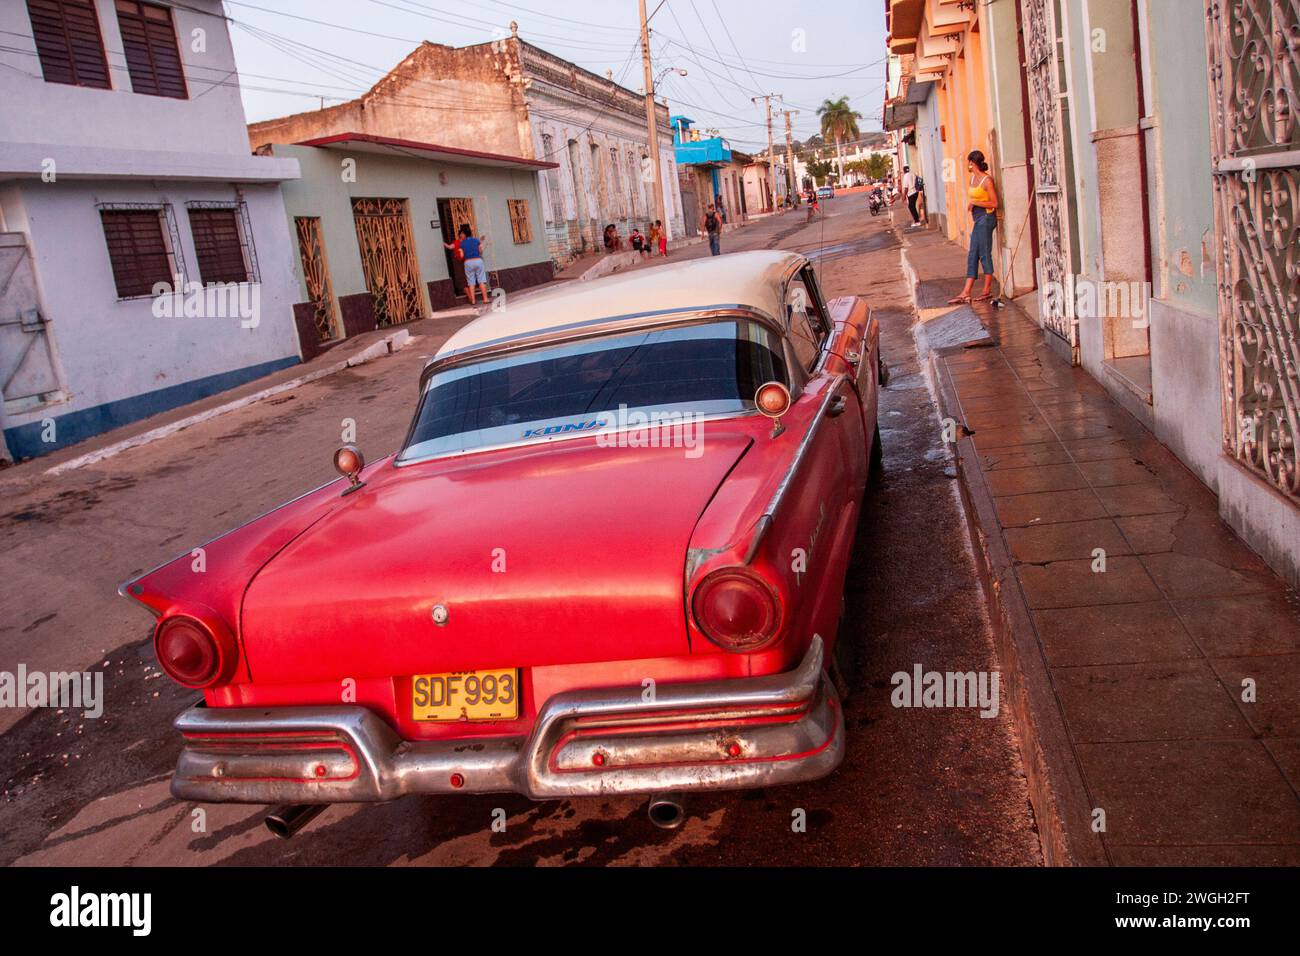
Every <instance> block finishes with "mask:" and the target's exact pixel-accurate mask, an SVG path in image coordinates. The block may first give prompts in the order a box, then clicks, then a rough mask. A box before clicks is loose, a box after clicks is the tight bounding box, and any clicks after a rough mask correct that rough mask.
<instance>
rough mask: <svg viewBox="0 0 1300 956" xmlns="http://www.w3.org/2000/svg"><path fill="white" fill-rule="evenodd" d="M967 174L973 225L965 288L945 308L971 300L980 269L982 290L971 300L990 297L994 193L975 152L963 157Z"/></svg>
mask: <svg viewBox="0 0 1300 956" xmlns="http://www.w3.org/2000/svg"><path fill="white" fill-rule="evenodd" d="M966 169H967V171H968V172H969V173H970V191H969V195H970V213H971V217H972V218H973V219H974V225H973V226H972V227H971V233H970V252H969V253H968V254H967V256H966V285H965V286H964V287H963V288H962V290H961V294H960V295H958V296H956V297H954V298H952V299H949V300H948V304H949V305H961V304H963V303H967V302H970V301H971V293H972V292H973V291H974V289H975V280H976V279H977V278H979V270H980V266H981V265H982V266H983V267H984V291H983V292H981V293H980V294H979V295H978V296H976V297H975V301H976V302H983V301H984V300H986V299H991V298H993V230H994V229H996V228H997V225H998V213H997V210H998V191H997V189H996V188H995V187H994V186H993V177H992V176H990V175H989V164H988V163H987V162H985V160H984V154H983V153H981V152H980V151H979V150H978V149H975V150H971V153H970V155H969V156H967V157H966Z"/></svg>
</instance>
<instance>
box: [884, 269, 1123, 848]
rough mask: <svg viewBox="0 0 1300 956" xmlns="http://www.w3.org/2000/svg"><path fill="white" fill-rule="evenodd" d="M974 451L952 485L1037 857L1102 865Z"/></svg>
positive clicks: (944, 410)
mask: <svg viewBox="0 0 1300 956" xmlns="http://www.w3.org/2000/svg"><path fill="white" fill-rule="evenodd" d="M907 253H908V246H907V245H904V246H903V248H902V250H901V251H900V257H901V259H902V266H903V273H904V275H905V276H906V277H907V280H908V290H909V295H910V296H911V299H912V305H913V308H914V309H915V310H916V312H917V314H918V315H920V312H921V310H920V307H919V300H918V297H917V291H916V286H917V276H916V270H915V269H914V268H913V267H912V264H911V262H910V261H909V260H908V255H907ZM944 351H947V350H939V351H934V350H932V351H931V352H930V353H929V355H928V356H927V357H926V358H925V361H926V362H927V364H928V368H929V373H930V377H931V381H932V382H933V383H934V392H935V397H936V398H937V400H938V402H939V415H940V418H941V419H951V420H952V421H955V422H958V423H960V422H961V421H962V416H961V411H960V410H961V404H960V402H959V401H958V400H957V393H956V390H955V389H954V387H953V383H952V381H951V379H950V378H949V377H948V375H947V374H946V372H945V370H944V368H943V366H942V364H941V362H940V361H939V360H940V358H941V356H942V354H943V352H944ZM953 351H961V348H960V347H957V348H956V349H953ZM977 456H978V452H977V451H976V448H975V443H974V441H973V440H972V439H971V438H970V437H969V436H961V435H959V436H958V438H957V441H956V443H955V457H956V463H957V477H958V482H957V485H958V490H959V493H960V494H961V499H962V504H963V506H964V507H963V509H962V510H963V512H964V514H965V517H966V523H967V527H968V530H969V534H970V540H971V543H972V545H973V546H974V547H973V551H974V553H975V563H976V568H977V570H978V573H979V577H980V585H981V586H982V588H983V590H984V595H985V598H986V600H987V602H988V608H989V622H990V624H991V625H992V628H993V643H994V647H995V648H996V649H997V653H998V659H999V660H1000V661H1001V662H1002V666H1003V668H1004V670H1003V680H1002V686H1003V687H1004V688H1005V703H1006V706H1007V708H1008V710H1009V712H1010V714H1011V719H1012V721H1013V723H1014V724H1015V727H1016V733H1017V734H1018V735H1019V737H1020V747H1021V761H1022V762H1023V764H1024V768H1025V778H1026V783H1027V785H1028V789H1029V802H1030V805H1031V806H1032V807H1033V808H1034V818H1035V821H1036V823H1037V825H1038V835H1039V843H1040V845H1041V847H1042V851H1043V860H1044V862H1045V863H1046V864H1047V865H1048V866H1108V865H1110V860H1109V858H1108V856H1107V854H1106V850H1105V847H1104V846H1103V844H1102V842H1101V839H1100V837H1099V836H1098V835H1097V834H1095V833H1093V832H1092V831H1091V829H1090V828H1089V822H1090V821H1091V819H1092V806H1093V803H1092V801H1091V800H1090V799H1089V797H1088V791H1087V788H1086V786H1085V784H1084V782H1083V774H1082V773H1081V771H1080V769H1079V764H1078V760H1077V758H1076V756H1075V753H1074V747H1073V745H1072V744H1071V742H1070V738H1069V735H1068V733H1067V732H1066V728H1065V719H1064V718H1063V717H1062V715H1061V711H1060V707H1059V706H1058V704H1057V700H1056V691H1055V689H1054V688H1053V686H1052V681H1051V677H1050V676H1049V674H1048V672H1047V662H1046V660H1045V658H1044V657H1043V651H1042V648H1041V646H1040V645H1039V643H1038V634H1037V632H1036V631H1035V630H1034V626H1033V620H1032V618H1031V617H1030V614H1029V606H1028V604H1027V603H1026V601H1025V598H1024V595H1023V594H1022V593H1021V590H1020V583H1019V581H1018V580H1017V579H1016V574H1015V565H1014V563H1013V562H1012V560H1011V555H1010V553H1009V552H1008V551H1007V547H1006V542H1005V541H1004V540H1003V538H1002V531H1001V525H1000V524H999V522H998V518H997V509H996V505H995V503H994V500H993V493H992V492H991V491H990V490H989V486H988V483H987V482H986V481H985V478H984V472H983V470H982V469H981V468H980V467H979V465H978V461H979V458H978V457H977Z"/></svg>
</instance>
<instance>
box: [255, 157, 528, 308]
mask: <svg viewBox="0 0 1300 956" xmlns="http://www.w3.org/2000/svg"><path fill="white" fill-rule="evenodd" d="M274 151H275V155H276V156H286V157H289V158H292V159H296V160H298V164H299V166H300V167H301V169H302V178H301V179H296V180H290V181H288V182H286V183H285V184H284V187H283V191H284V205H285V211H286V212H287V213H288V215H289V219H290V223H291V224H292V220H293V218H294V217H295V216H319V217H320V220H321V232H322V234H323V235H324V237H325V250H326V255H327V256H328V258H329V268H330V279H331V281H332V282H333V285H334V294H335V295H336V296H344V295H352V294H354V293H358V292H365V291H366V282H365V277H364V275H363V273H362V269H361V254H360V251H359V250H358V248H357V233H356V227H355V226H354V225H353V221H352V199H353V198H359V197H374V198H385V199H405V200H407V202H408V208H409V210H410V216H411V232H412V234H413V235H414V237H415V249H416V257H417V259H418V261H419V264H420V279H421V281H422V282H423V283H428V282H433V281H436V280H439V279H446V278H448V274H447V258H446V254H445V251H444V250H443V247H442V232H441V230H440V229H437V228H433V227H431V226H430V223H431V222H432V221H433V220H434V219H436V218H437V215H438V200H439V199H443V198H468V199H472V200H473V201H474V215H475V216H476V217H477V219H478V227H479V234H480V236H482V237H483V238H484V239H485V240H486V241H485V242H484V259H485V260H486V262H487V267H488V269H489V270H492V269H509V268H513V267H515V266H523V265H530V264H532V263H538V262H548V261H549V258H550V257H549V255H548V253H547V251H546V231H545V228H544V225H543V223H542V212H541V200H540V198H539V196H538V189H537V173H535V172H533V171H531V170H525V169H502V168H499V167H493V166H471V165H460V164H457V163H443V162H436V161H430V160H427V159H423V158H419V157H418V156H416V155H412V156H411V157H410V158H407V157H406V156H391V155H383V154H378V153H369V152H363V151H361V150H351V151H350V150H347V149H346V148H321V147H316V146H275V147H274ZM345 159H351V160H355V163H356V165H355V181H345V180H344V175H343V171H344V169H343V161H344V160H345ZM444 178H445V180H446V182H443V181H442V180H443V179H444ZM507 199H526V200H528V210H529V214H530V215H531V217H532V220H533V239H532V241H531V242H527V243H519V244H516V243H515V241H514V239H513V237H512V235H511V231H510V213H509V210H508V208H507V205H506V200H507ZM295 243H296V234H295ZM295 251H296V247H295ZM295 271H296V272H298V273H299V276H298V279H299V284H300V286H301V285H302V276H301V266H300V265H297V264H296V265H295ZM300 291H301V294H302V297H303V298H304V299H305V298H306V294H307V293H306V287H305V286H302V288H301V290H300ZM426 304H427V303H426Z"/></svg>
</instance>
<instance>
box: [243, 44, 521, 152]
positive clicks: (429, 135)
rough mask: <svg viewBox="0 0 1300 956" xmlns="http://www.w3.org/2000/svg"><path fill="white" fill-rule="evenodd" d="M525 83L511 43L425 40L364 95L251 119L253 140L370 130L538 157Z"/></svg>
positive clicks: (254, 144) (279, 140)
mask: <svg viewBox="0 0 1300 956" xmlns="http://www.w3.org/2000/svg"><path fill="white" fill-rule="evenodd" d="M523 88H524V83H523V78H522V76H521V75H520V72H519V59H518V55H517V54H516V53H515V51H514V49H513V46H512V45H511V44H510V43H505V42H501V43H495V44H493V43H482V44H478V45H475V46H468V47H459V48H457V47H448V46H442V45H440V44H436V43H423V44H421V45H420V46H419V47H417V48H416V49H415V50H414V51H413V52H412V53H411V54H410V55H409V56H407V57H406V58H405V59H404V60H402V62H401V63H399V64H398V65H397V66H396V67H394V68H393V70H392V71H391V72H390V73H389V74H388V75H387V76H385V77H384V78H383V79H382V80H380V81H379V83H377V84H376V85H375V86H374V88H373V89H371V90H370V92H368V93H366V94H365V95H364V96H362V97H361V98H360V99H357V100H353V101H352V102H350V103H343V104H340V105H338V106H331V107H327V108H326V109H323V110H313V111H311V112H307V113H296V114H294V115H292V116H285V117H281V118H279V119H273V120H265V121H263V122H260V123H252V124H250V125H249V127H248V140H249V144H250V145H251V146H252V147H253V148H254V149H256V148H257V147H259V146H262V145H263V144H266V143H279V144H293V143H299V142H302V141H303V140H307V139H315V138H317V137H321V136H329V135H333V134H336V133H367V134H371V135H375V136H390V137H395V138H398V139H407V140H413V141H415V142H421V143H434V144H437V145H439V146H454V147H457V148H460V149H473V150H478V151H480V152H488V153H500V154H503V155H507V156H522V157H524V158H526V159H531V158H533V154H532V140H531V138H530V137H529V136H528V134H527V118H526V115H525V113H524V99H523ZM521 120H522V125H521Z"/></svg>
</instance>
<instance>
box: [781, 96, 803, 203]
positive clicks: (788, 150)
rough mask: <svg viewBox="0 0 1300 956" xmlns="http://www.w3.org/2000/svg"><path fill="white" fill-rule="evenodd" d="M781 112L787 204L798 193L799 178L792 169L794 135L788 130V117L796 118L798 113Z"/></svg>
mask: <svg viewBox="0 0 1300 956" xmlns="http://www.w3.org/2000/svg"><path fill="white" fill-rule="evenodd" d="M781 112H782V113H783V114H784V115H785V174H786V178H787V181H788V183H789V185H788V186H787V189H788V193H787V197H788V200H789V202H791V203H793V202H794V199H795V196H797V195H798V193H799V183H798V178H799V177H798V176H796V175H795V169H794V133H793V132H792V131H791V129H790V117H791V116H798V115H799V111H798V110H782V111H781Z"/></svg>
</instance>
